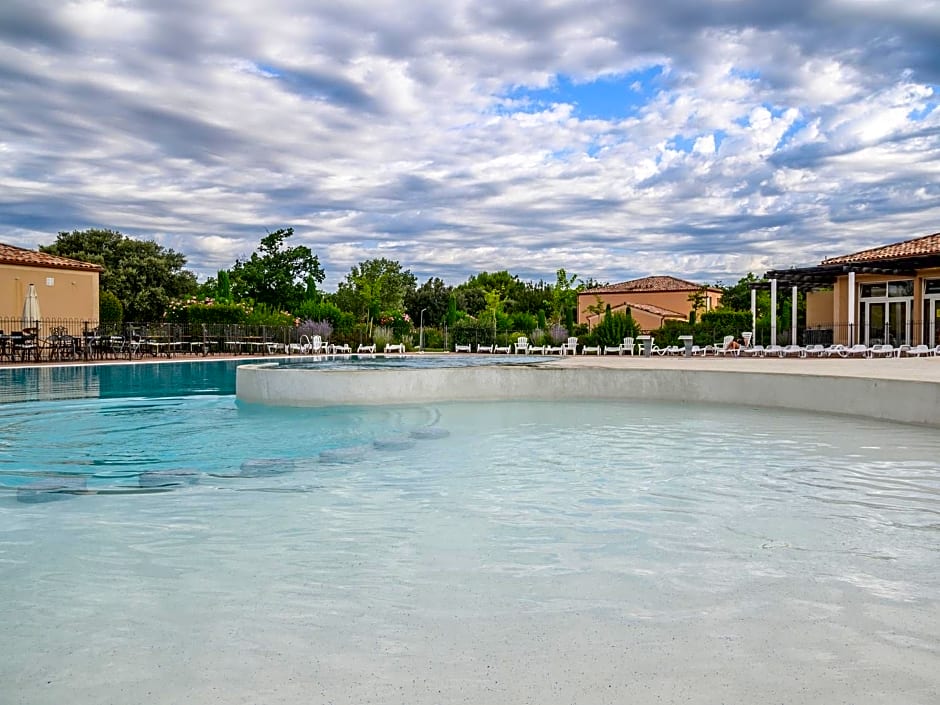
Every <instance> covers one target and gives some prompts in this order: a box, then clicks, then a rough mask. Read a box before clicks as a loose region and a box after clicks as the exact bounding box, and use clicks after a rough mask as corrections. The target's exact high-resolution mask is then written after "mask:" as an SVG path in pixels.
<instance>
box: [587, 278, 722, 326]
mask: <svg viewBox="0 0 940 705" xmlns="http://www.w3.org/2000/svg"><path fill="white" fill-rule="evenodd" d="M721 293H722V292H721V289H718V288H716V287H710V286H707V285H702V284H696V283H695V282H690V281H686V280H684V279H677V278H676V277H666V276H659V277H643V278H642V279H633V280H631V281H626V282H620V283H619V284H610V285H607V286H598V287H595V288H593V289H587V290H585V291H582V292H580V293H579V294H578V323H586V324H587V325H588V326H589V327H591V328H593V327H594V326H595V325H597V323H598V322H599V321H600V320H601V318H602V317H603V315H604V311H605V310H606V307H607V306H608V305H609V306H610V310H611V311H612V312H614V313H616V312H621V313H622V312H625V311H626V310H627V309H630V313H631V314H632V315H633V319H634V320H635V321H636V322H637V325H639V326H640V329H641V330H643V331H646V332H648V331H651V330H656V329H657V328H661V327H662V325H663V323H664V322H665V321H669V320H676V321H687V320H689V314H690V313H691V312H692V309H693V306H694V297H696V296H701V305H700V306H699V313H701V312H703V311H710V310H712V309H713V308H715V307H716V306H717V305H718V303H719V302H720V301H721Z"/></svg>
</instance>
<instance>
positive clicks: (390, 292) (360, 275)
mask: <svg viewBox="0 0 940 705" xmlns="http://www.w3.org/2000/svg"><path fill="white" fill-rule="evenodd" d="M416 283H417V280H416V279H415V276H414V274H412V273H411V272H410V271H409V270H407V269H402V266H401V264H399V263H398V262H395V261H393V260H389V259H385V258H384V257H382V258H380V259H370V260H366V261H364V262H360V263H359V264H358V265H356V266H354V267H353V268H352V269H351V270H350V272H349V274H347V275H346V279H345V281H342V282H340V283H339V287H337V290H336V293H335V294H334V295H333V303H335V304H336V305H337V306H339V307H340V308H341V309H343V310H344V311H349V312H351V313H354V314H356V315H357V316H358V317H359V318H360V319H361V320H363V321H365V322H366V323H367V324H368V326H369V335H370V336H371V335H372V330H371V327H372V322H373V321H374V320H375V319H376V318H378V317H379V316H380V315H382V314H383V313H384V314H390V315H391V314H395V313H400V312H402V311H404V309H405V297H406V296H407V295H408V294H409V292H411V291H413V290H414V288H415V284H416Z"/></svg>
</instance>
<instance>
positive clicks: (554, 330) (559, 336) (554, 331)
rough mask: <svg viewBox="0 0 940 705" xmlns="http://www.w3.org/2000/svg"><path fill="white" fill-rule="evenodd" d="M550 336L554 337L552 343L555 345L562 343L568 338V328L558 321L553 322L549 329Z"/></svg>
mask: <svg viewBox="0 0 940 705" xmlns="http://www.w3.org/2000/svg"><path fill="white" fill-rule="evenodd" d="M548 337H549V338H551V339H552V343H554V344H555V345H560V344H561V343H564V342H565V341H566V340H568V329H567V328H565V327H564V326H562V325H559V324H557V323H554V324H552V326H551V327H550V328H549V329H548Z"/></svg>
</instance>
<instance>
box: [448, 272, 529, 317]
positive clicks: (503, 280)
mask: <svg viewBox="0 0 940 705" xmlns="http://www.w3.org/2000/svg"><path fill="white" fill-rule="evenodd" d="M523 289H524V285H523V284H522V282H520V281H519V278H518V277H516V276H515V275H512V274H510V273H509V272H508V271H506V270H501V271H499V272H492V273H490V272H480V273H479V274H474V275H473V276H472V277H470V278H469V279H468V280H467V281H466V282H464V283H463V284H459V285H458V286H456V287H454V293H455V294H456V295H457V305H458V306H460V308H462V309H463V310H464V311H466V312H467V313H469V314H470V315H471V316H478V315H479V314H481V313H482V312H483V311H484V310H485V309H486V307H487V303H486V294H487V293H488V292H489V293H492V292H495V293H496V294H498V295H499V299H500V301H501V302H502V307H505V309H506V310H507V311H514V310H516V302H517V301H518V300H519V299H520V298H521V295H522V290H523Z"/></svg>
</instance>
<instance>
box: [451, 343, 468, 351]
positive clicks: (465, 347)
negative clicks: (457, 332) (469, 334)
mask: <svg viewBox="0 0 940 705" xmlns="http://www.w3.org/2000/svg"><path fill="white" fill-rule="evenodd" d="M454 352H466V353H468V352H470V345H469V344H468V345H455V346H454Z"/></svg>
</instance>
